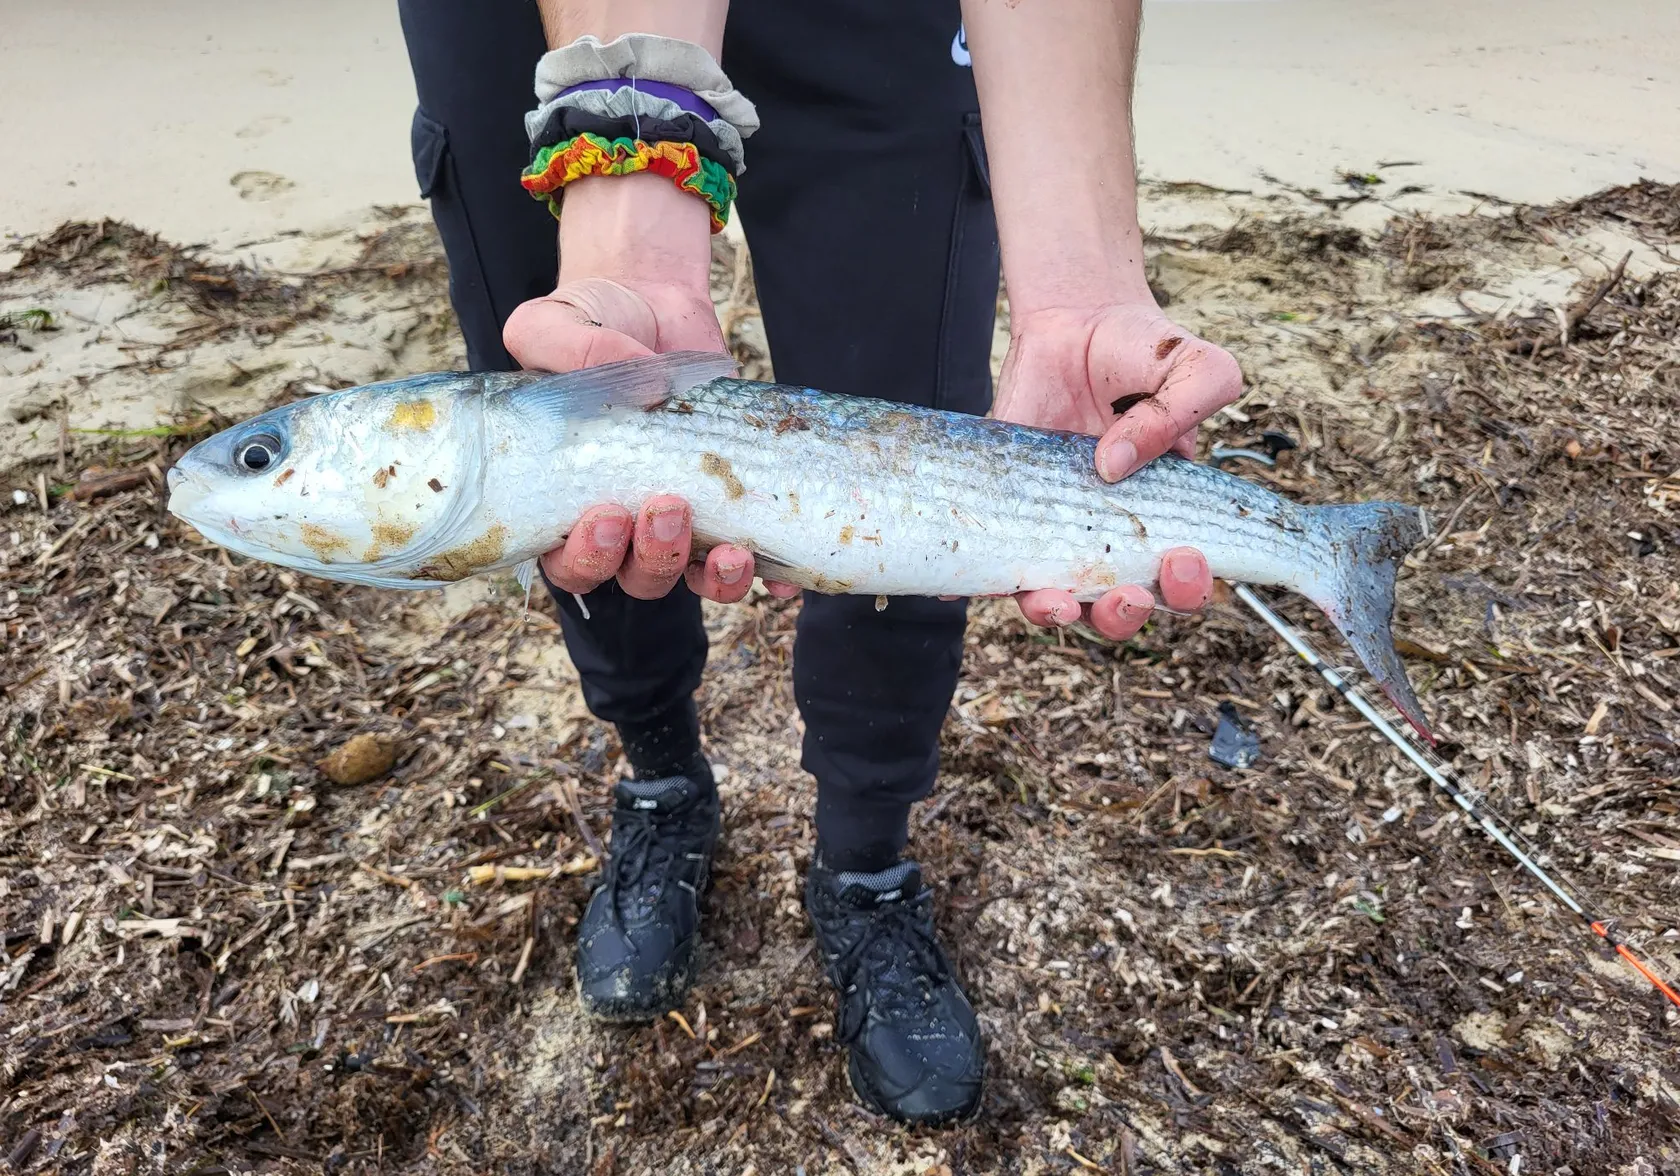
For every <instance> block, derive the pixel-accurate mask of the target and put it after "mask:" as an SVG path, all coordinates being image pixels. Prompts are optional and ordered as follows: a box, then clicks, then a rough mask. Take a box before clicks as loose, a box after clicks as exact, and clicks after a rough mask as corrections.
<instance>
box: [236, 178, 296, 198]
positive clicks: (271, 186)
mask: <svg viewBox="0 0 1680 1176" xmlns="http://www.w3.org/2000/svg"><path fill="white" fill-rule="evenodd" d="M228 183H230V184H232V185H233V186H234V188H235V189H237V190H238V192H239V197H240V199H242V200H272V199H274V197H276V196H278V195H280V193H282V192H284V191H286V190H288V189H290V188H295V187H297V185H296V184H294V183H292V181H290V180H288V179H287V178H286V177H285V176H281V175H275V174H274V173H273V172H269V171H242V172H235V173H234V175H233V177H232V178H231V179H229V180H228Z"/></svg>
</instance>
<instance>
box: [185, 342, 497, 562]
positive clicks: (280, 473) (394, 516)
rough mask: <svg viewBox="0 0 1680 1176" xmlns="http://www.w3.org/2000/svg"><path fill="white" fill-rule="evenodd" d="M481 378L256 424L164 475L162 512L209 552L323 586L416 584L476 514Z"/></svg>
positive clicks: (292, 408)
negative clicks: (214, 549) (306, 576)
mask: <svg viewBox="0 0 1680 1176" xmlns="http://www.w3.org/2000/svg"><path fill="white" fill-rule="evenodd" d="M478 383H479V380H478V377H476V376H473V375H468V374H462V373H453V372H448V373H439V374H436V375H429V376H418V377H412V378H408V379H402V380H392V381H388V382H385V383H380V384H366V385H362V386H360V387H357V388H347V389H344V390H343V391H339V392H329V393H323V394H322V395H320V396H316V397H314V398H312V399H309V400H300V401H297V402H295V403H293V404H288V405H284V406H282V407H280V408H276V409H273V410H271V411H269V412H265V413H263V414H261V415H260V416H256V417H253V418H251V419H250V420H247V421H244V422H242V423H240V424H238V425H234V426H233V427H231V428H228V429H224V430H223V431H221V432H219V433H216V434H215V435H214V436H211V437H208V438H206V439H205V440H203V441H200V442H199V443H198V444H197V445H195V446H193V447H192V448H191V449H189V450H188V451H187V452H186V453H185V454H183V455H182V456H181V458H180V460H179V461H177V462H176V463H175V465H174V467H173V468H172V469H171V470H170V471H169V510H170V512H171V513H172V514H174V515H176V516H177V517H178V518H180V519H182V520H183V521H185V522H187V523H189V524H191V525H192V526H193V527H194V528H195V529H196V530H198V531H199V533H200V534H202V535H203V536H204V537H205V538H207V539H209V540H210V541H212V542H213V543H216V544H219V545H220V546H222V547H225V548H227V549H229V550H230V551H233V552H236V553H238V554H240V555H244V556H247V557H249V558H252V559H259V560H263V561H264V562H267V563H273V564H279V565H282V566H284V567H289V568H294V569H296V570H298V571H302V572H307V573H310V574H312V575H318V576H323V577H326V578H328V579H339V580H350V581H360V582H374V583H378V582H383V581H386V580H401V579H405V578H413V576H412V571H413V569H415V568H417V567H419V566H421V565H422V564H423V563H424V562H425V559H426V557H427V555H428V554H429V553H431V552H434V551H437V550H442V549H444V548H447V547H449V546H450V545H451V544H452V541H453V539H454V533H455V532H456V531H458V530H459V529H460V527H461V525H462V520H463V516H464V515H467V514H470V513H471V512H472V510H473V508H474V507H475V506H476V505H477V501H478V489H479V468H480V464H481V463H480V462H479V460H478V459H479V456H480V450H481V433H482V430H481V416H480V411H479V400H480V397H479V396H478V395H476V392H477V386H478Z"/></svg>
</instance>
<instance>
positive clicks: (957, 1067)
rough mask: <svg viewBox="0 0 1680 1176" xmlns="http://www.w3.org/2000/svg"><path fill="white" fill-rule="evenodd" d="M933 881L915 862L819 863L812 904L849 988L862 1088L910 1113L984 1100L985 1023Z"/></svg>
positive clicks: (851, 1044)
mask: <svg viewBox="0 0 1680 1176" xmlns="http://www.w3.org/2000/svg"><path fill="white" fill-rule="evenodd" d="M932 899H933V891H931V890H928V889H924V888H923V886H922V872H921V870H920V869H919V868H918V867H917V866H916V865H915V863H913V862H900V863H899V864H898V865H896V866H893V867H892V868H891V869H887V870H882V871H881V872H879V873H876V874H852V873H840V874H837V873H835V872H833V871H832V870H828V869H825V868H823V867H822V866H817V865H813V866H812V867H811V872H810V875H809V877H808V878H807V879H806V882H805V908H806V910H808V911H809V912H810V914H811V920H812V922H813V923H814V924H815V925H816V933H817V946H818V948H820V949H821V951H822V954H823V962H824V970H825V971H826V972H827V973H828V978H829V980H830V981H832V982H833V984H834V986H835V988H836V989H838V990H839V993H840V1016H839V1020H838V1024H837V1025H836V1026H835V1036H836V1038H838V1039H839V1040H840V1041H842V1042H844V1043H845V1044H846V1046H847V1049H848V1052H849V1057H848V1060H847V1064H846V1072H847V1074H848V1076H849V1077H850V1078H851V1080H852V1089H853V1090H854V1091H856V1092H857V1096H858V1098H860V1099H862V1100H863V1102H864V1104H865V1105H867V1106H868V1107H870V1108H871V1109H873V1110H875V1111H878V1112H879V1113H881V1114H883V1115H888V1116H891V1117H892V1118H894V1119H898V1120H900V1121H901V1122H905V1123H945V1122H949V1121H951V1120H953V1119H963V1118H967V1117H968V1116H970V1115H972V1114H973V1113H974V1112H975V1111H976V1110H977V1109H978V1108H979V1106H980V1091H981V1087H982V1085H983V1084H984V1081H985V1075H986V1048H985V1044H984V1043H983V1042H982V1040H981V1037H980V1023H979V1021H978V1020H977V1019H976V1018H975V1016H974V1009H973V1007H972V1006H971V1005H970V1004H969V1003H968V997H967V996H965V995H964V994H963V990H962V987H961V986H960V985H959V984H958V983H957V978H956V976H955V975H954V974H953V973H952V971H951V965H950V962H949V961H948V960H947V959H946V957H945V952H944V951H943V950H942V949H941V948H940V946H939V942H938V940H936V939H935V938H934V931H933V914H932V911H931V909H930V907H931V904H932Z"/></svg>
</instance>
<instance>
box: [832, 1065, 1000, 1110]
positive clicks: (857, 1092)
mask: <svg viewBox="0 0 1680 1176" xmlns="http://www.w3.org/2000/svg"><path fill="white" fill-rule="evenodd" d="M846 1082H847V1084H848V1085H850V1086H851V1088H852V1094H853V1096H854V1097H856V1099H857V1100H858V1102H860V1103H862V1104H863V1105H864V1106H866V1107H868V1108H869V1109H870V1110H871V1111H874V1112H875V1113H876V1114H877V1115H882V1116H884V1117H886V1118H888V1119H891V1120H892V1121H893V1122H895V1123H904V1124H907V1125H910V1126H915V1127H958V1126H961V1125H962V1124H964V1123H971V1122H973V1121H974V1120H975V1119H977V1118H978V1117H979V1116H980V1108H981V1105H982V1104H983V1103H984V1102H985V1094H986V1061H985V1059H984V1058H982V1059H981V1061H980V1092H979V1097H977V1098H976V1099H975V1100H974V1105H973V1106H972V1107H970V1108H968V1109H967V1110H966V1111H952V1112H950V1113H949V1114H945V1115H925V1116H921V1117H911V1118H906V1117H905V1116H903V1115H897V1114H894V1113H893V1112H892V1111H890V1110H888V1109H887V1108H886V1107H885V1106H884V1105H883V1104H882V1103H881V1102H879V1101H878V1100H877V1099H876V1098H875V1097H874V1096H873V1095H870V1094H869V1093H868V1092H866V1091H865V1090H864V1088H863V1086H862V1085H861V1084H860V1083H859V1081H858V1070H857V1057H856V1056H855V1055H854V1054H853V1053H852V1051H851V1050H849V1049H848V1050H847V1051H846Z"/></svg>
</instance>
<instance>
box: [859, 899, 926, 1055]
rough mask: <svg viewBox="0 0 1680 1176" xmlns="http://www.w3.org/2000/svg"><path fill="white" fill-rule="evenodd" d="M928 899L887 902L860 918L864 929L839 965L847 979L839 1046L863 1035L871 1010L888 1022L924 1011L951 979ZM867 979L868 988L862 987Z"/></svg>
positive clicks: (866, 985)
mask: <svg viewBox="0 0 1680 1176" xmlns="http://www.w3.org/2000/svg"><path fill="white" fill-rule="evenodd" d="M926 903H927V899H926V897H925V896H924V897H918V898H914V899H910V900H907V901H904V902H896V903H889V904H886V905H884V906H880V907H877V908H875V909H874V910H873V911H870V912H868V913H866V914H864V915H863V916H862V918H861V921H862V922H863V929H862V930H861V931H860V932H859V934H858V936H857V938H856V939H855V940H853V941H852V943H851V945H850V946H848V947H846V948H845V949H844V950H842V951H841V953H840V955H839V958H838V959H837V960H836V964H837V968H838V971H839V973H840V975H841V976H843V977H845V978H846V980H847V987H846V989H845V997H846V999H845V1000H844V1001H843V1002H842V1005H841V1009H840V1024H839V1025H838V1026H836V1034H837V1036H838V1038H839V1040H840V1041H841V1042H850V1041H852V1040H854V1039H855V1038H856V1037H857V1035H858V1034H859V1033H861V1032H862V1031H863V1027H864V1025H865V1023H866V1022H867V1021H868V1016H867V1013H868V1011H869V1010H870V1009H871V1008H876V1009H879V1010H880V1011H881V1012H882V1013H883V1014H884V1015H885V1016H886V1017H887V1018H888V1019H896V1018H897V1017H898V1016H899V1015H900V1014H903V1013H907V1012H909V1011H911V1010H913V1009H920V1008H921V1007H923V1006H924V1005H925V1004H926V1002H927V1001H928V999H929V998H930V997H931V995H932V993H933V991H934V990H935V989H937V988H938V987H939V986H940V985H941V984H942V983H943V982H944V981H945V979H946V977H947V976H949V975H950V968H949V965H948V964H947V963H946V960H945V955H944V953H943V952H942V951H941V950H940V949H939V943H938V941H937V940H936V939H935V938H934V936H933V932H932V930H931V929H930V928H929V926H928V924H927V918H926V915H925V913H924V912H925V910H926ZM866 980H867V983H866V982H864V981H866Z"/></svg>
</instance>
